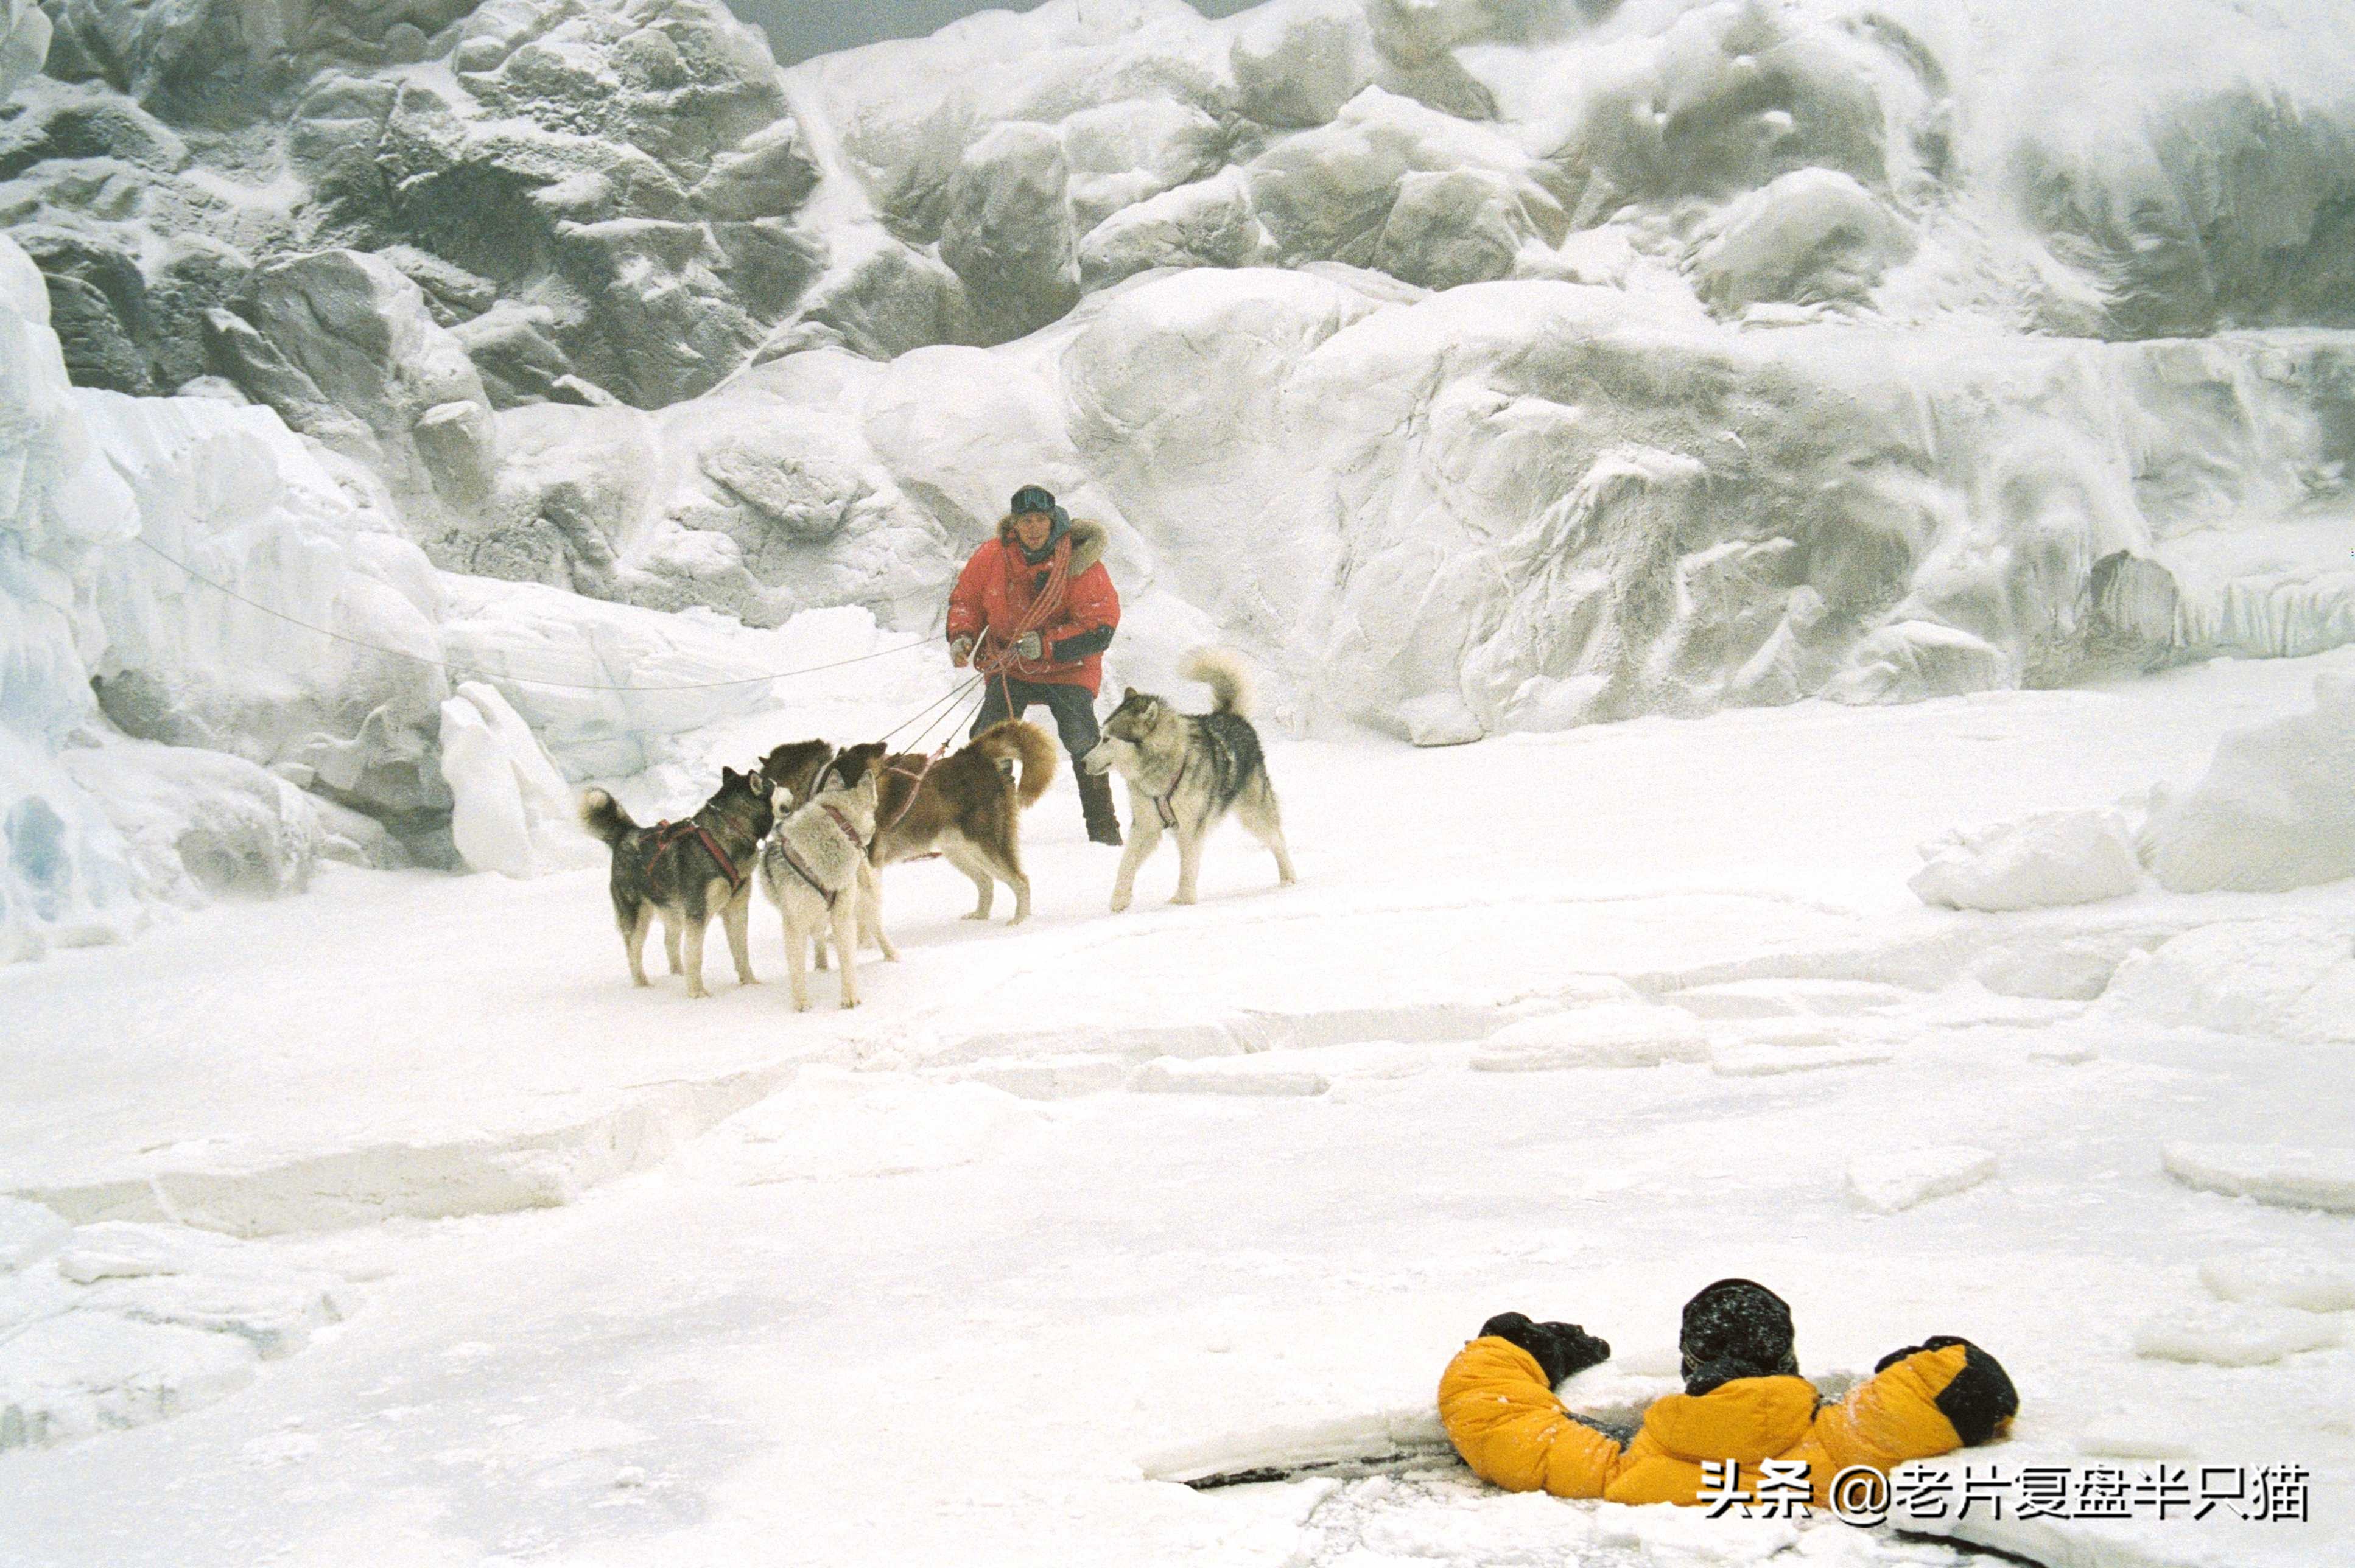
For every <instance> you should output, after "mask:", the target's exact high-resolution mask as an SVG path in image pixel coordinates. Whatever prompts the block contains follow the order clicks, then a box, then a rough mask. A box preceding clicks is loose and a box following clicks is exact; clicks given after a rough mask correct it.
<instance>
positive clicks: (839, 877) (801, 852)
mask: <svg viewBox="0 0 2355 1568" xmlns="http://www.w3.org/2000/svg"><path fill="white" fill-rule="evenodd" d="M882 762H883V747H881V746H879V745H872V744H870V745H867V746H854V747H851V748H850V749H849V750H847V751H845V752H844V753H842V754H841V755H840V756H839V757H837V758H835V760H834V761H833V762H832V763H831V764H830V765H828V767H827V768H826V772H825V774H824V775H823V776H822V777H821V778H820V779H818V783H819V785H820V786H821V787H820V788H819V789H818V791H817V793H816V794H815V795H813V796H811V797H810V798H809V800H808V801H807V802H806V803H805V804H803V805H801V806H799V807H795V806H794V804H793V797H792V793H791V791H790V790H789V789H785V788H782V787H781V788H780V789H778V790H777V793H776V797H775V801H776V810H777V812H778V816H779V821H778V822H777V826H776V831H775V832H773V833H771V834H770V835H769V842H768V843H767V844H766V845H764V846H763V847H762V851H761V885H762V888H763V889H765V890H766V891H767V893H768V895H769V902H770V903H772V904H774V905H775V906H777V912H778V913H779V914H780V915H782V916H783V917H784V924H785V965H786V968H787V969H789V970H790V971H791V972H792V974H793V980H794V1010H795V1011H796V1012H808V1011H809V1004H810V998H809V969H810V944H811V943H812V941H813V940H815V939H817V938H820V937H821V936H822V934H823V933H824V932H825V931H826V929H827V927H832V929H833V934H834V948H835V950H836V952H837V953H838V954H840V955H841V963H842V1005H843V1006H845V1007H857V1006H858V951H857V950H858V904H859V899H860V898H861V897H862V896H864V895H863V891H862V873H863V872H864V871H865V869H866V866H867V849H868V845H869V844H871V843H873V842H875V798H876V789H875V772H876V769H877V768H879V767H881V766H882ZM845 780H847V782H845ZM788 812H790V814H787V813H788ZM875 935H876V937H877V939H878V940H879V941H880V943H881V944H882V948H883V956H884V957H885V958H887V959H896V958H898V957H899V954H897V953H895V952H893V951H892V950H891V943H890V938H887V937H884V936H883V934H882V930H881V927H880V924H879V923H878V925H877V927H875Z"/></svg>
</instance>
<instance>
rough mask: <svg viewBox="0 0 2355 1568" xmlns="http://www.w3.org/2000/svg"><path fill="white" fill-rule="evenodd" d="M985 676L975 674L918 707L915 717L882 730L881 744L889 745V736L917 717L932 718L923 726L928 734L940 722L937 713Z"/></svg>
mask: <svg viewBox="0 0 2355 1568" xmlns="http://www.w3.org/2000/svg"><path fill="white" fill-rule="evenodd" d="M987 678H988V677H986V676H984V675H975V676H974V677H973V678H972V679H971V680H969V681H966V682H965V683H964V684H962V685H960V686H957V687H956V688H954V690H952V691H951V692H950V693H949V694H948V695H947V696H945V697H943V698H942V699H940V701H938V702H935V703H927V704H925V705H923V706H922V708H920V709H918V710H917V711H916V715H915V717H913V718H909V719H905V720H902V721H901V722H900V724H899V725H897V726H894V727H892V728H890V729H888V730H885V731H884V732H883V735H882V737H881V739H882V744H883V745H885V746H889V745H890V744H891V737H892V736H895V735H899V734H900V733H902V732H904V731H905V730H906V729H907V728H908V727H909V726H911V725H913V724H914V723H915V722H916V721H917V719H922V718H928V717H929V718H931V719H932V724H928V725H926V726H924V733H926V734H930V733H931V732H932V725H936V724H938V723H940V719H939V717H938V716H937V715H939V714H940V712H941V711H942V710H943V708H946V707H949V706H950V705H953V704H954V703H955V702H957V701H958V700H959V699H960V698H962V697H964V696H965V695H967V694H969V693H971V692H972V690H973V689H974V687H975V686H976V685H978V684H980V683H981V682H983V681H984V680H986V679H987Z"/></svg>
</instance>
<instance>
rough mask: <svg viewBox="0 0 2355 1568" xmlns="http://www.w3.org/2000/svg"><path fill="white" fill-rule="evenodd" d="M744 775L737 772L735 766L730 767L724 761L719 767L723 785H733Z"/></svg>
mask: <svg viewBox="0 0 2355 1568" xmlns="http://www.w3.org/2000/svg"><path fill="white" fill-rule="evenodd" d="M743 777H744V776H743V775H742V774H741V773H739V772H737V771H736V770H735V769H734V768H730V767H728V766H727V765H726V764H724V763H723V764H721V766H720V768H719V782H720V784H721V785H722V786H723V787H725V786H727V785H731V784H733V783H735V782H736V781H737V780H738V779H741V778H743Z"/></svg>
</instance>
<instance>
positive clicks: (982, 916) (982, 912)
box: [965, 909, 989, 920]
mask: <svg viewBox="0 0 2355 1568" xmlns="http://www.w3.org/2000/svg"><path fill="white" fill-rule="evenodd" d="M965 918H966V919H968V920H986V919H988V918H989V911H988V910H986V909H976V910H975V911H974V912H973V913H972V914H970V915H968V916H965Z"/></svg>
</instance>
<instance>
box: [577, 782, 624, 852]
mask: <svg viewBox="0 0 2355 1568" xmlns="http://www.w3.org/2000/svg"><path fill="white" fill-rule="evenodd" d="M581 826H582V827H584V828H586V829H588V830H589V831H590V832H592V833H594V834H596V835H597V836H598V837H599V838H601V839H602V840H604V841H605V847H606V848H608V849H611V848H613V845H615V844H618V843H620V842H622V840H623V836H624V835H626V834H629V833H634V832H637V831H638V824H637V823H635V822H634V821H631V820H630V813H629V812H627V811H624V810H622V803H621V802H620V801H619V800H614V799H613V797H612V796H611V795H608V794H606V793H605V791H603V790H602V789H591V790H590V791H589V792H588V793H587V794H585V795H583V796H581Z"/></svg>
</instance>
